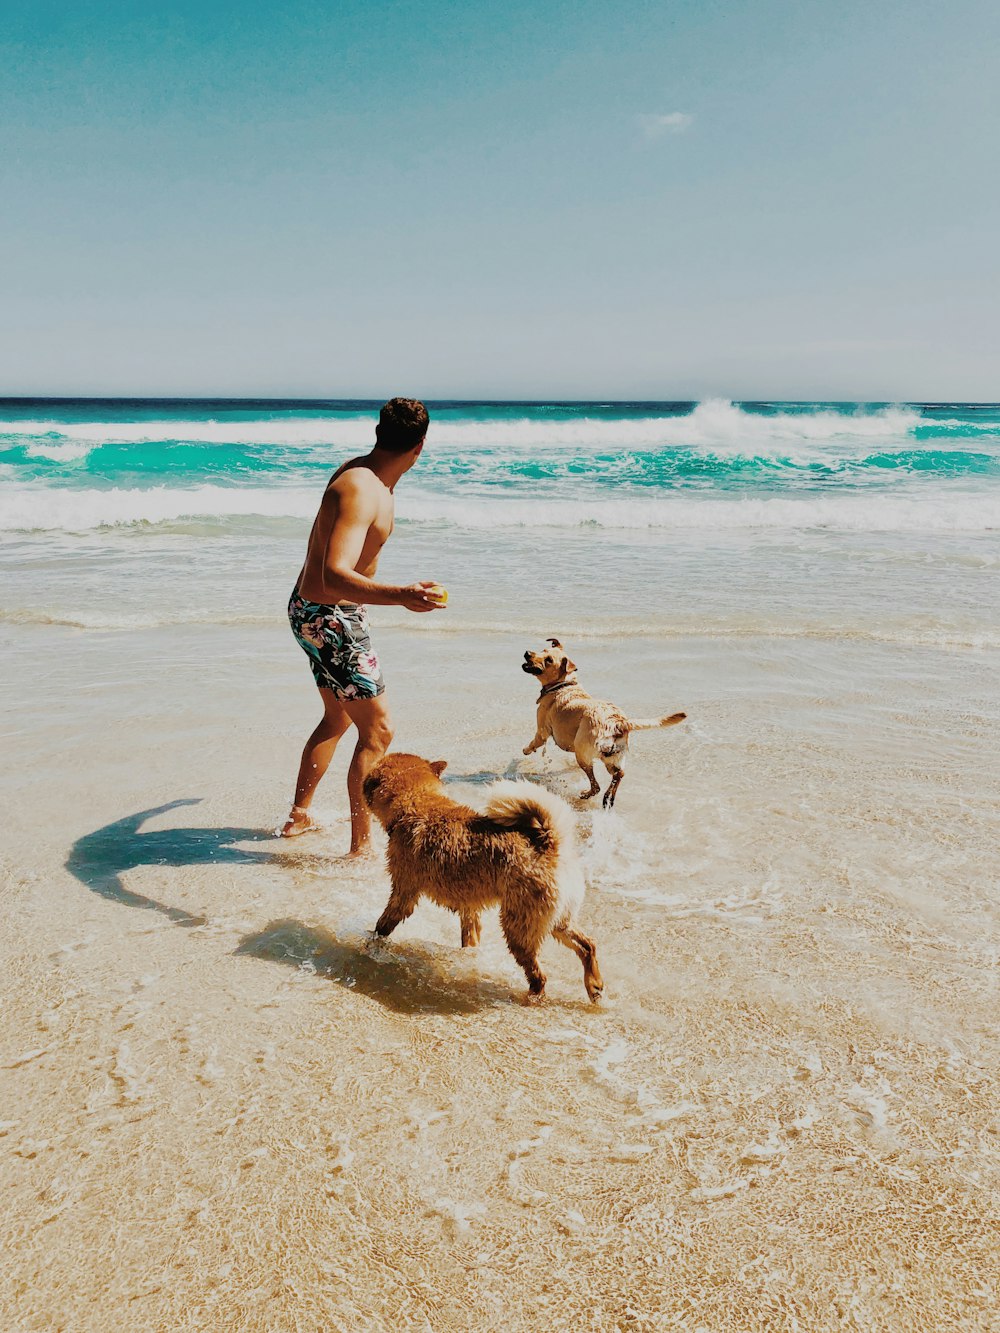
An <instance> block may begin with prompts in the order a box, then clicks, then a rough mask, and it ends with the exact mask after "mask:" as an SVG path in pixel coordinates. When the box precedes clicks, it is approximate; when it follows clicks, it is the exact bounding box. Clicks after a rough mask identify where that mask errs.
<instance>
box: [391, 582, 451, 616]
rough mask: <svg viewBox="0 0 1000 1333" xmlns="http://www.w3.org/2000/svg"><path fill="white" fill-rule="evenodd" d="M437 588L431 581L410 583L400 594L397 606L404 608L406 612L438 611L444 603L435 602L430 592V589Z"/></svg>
mask: <svg viewBox="0 0 1000 1333" xmlns="http://www.w3.org/2000/svg"><path fill="white" fill-rule="evenodd" d="M438 586H439V585H438V584H436V583H435V582H434V580H433V579H424V580H423V581H422V582H421V583H411V584H410V585H409V586H408V587H406V588H403V589H402V591H401V592H400V596H399V605H400V606H405V607H406V609H407V611H440V610H441V609H442V607H443V605H444V603H443V602H441V601H439V600H437V598H435V597H434V596H433V595H432V592H431V589H433V588H437V587H438Z"/></svg>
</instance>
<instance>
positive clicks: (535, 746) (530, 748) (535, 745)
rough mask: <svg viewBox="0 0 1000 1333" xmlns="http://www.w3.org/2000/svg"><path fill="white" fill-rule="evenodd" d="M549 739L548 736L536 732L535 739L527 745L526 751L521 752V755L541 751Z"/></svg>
mask: <svg viewBox="0 0 1000 1333" xmlns="http://www.w3.org/2000/svg"><path fill="white" fill-rule="evenodd" d="M548 739H549V738H548V736H543V735H542V734H541V732H538V731H536V732H535V735H534V739H533V740H532V741H531V742H530V743H529V744H528V745H526V746H525V747H524V749H523V750H522V751H521V753H522V754H534V753H535V751H536V750H540V749H541V748H542V746H543V745H544V744H545V742H546V741H547V740H548Z"/></svg>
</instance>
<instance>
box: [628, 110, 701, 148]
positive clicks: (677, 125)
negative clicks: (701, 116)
mask: <svg viewBox="0 0 1000 1333" xmlns="http://www.w3.org/2000/svg"><path fill="white" fill-rule="evenodd" d="M635 120H636V124H637V125H638V126H639V129H640V130H641V131H642V137H643V138H644V139H646V140H647V141H652V140H653V139H662V138H663V137H664V135H667V134H683V133H684V132H685V131H686V130H689V129H690V128H691V126H692V125H693V124H694V116H691V115H688V113H687V112H686V111H671V112H669V113H668V114H667V115H665V116H662V115H661V116H636V118H635Z"/></svg>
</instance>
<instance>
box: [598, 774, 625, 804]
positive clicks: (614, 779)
mask: <svg viewBox="0 0 1000 1333" xmlns="http://www.w3.org/2000/svg"><path fill="white" fill-rule="evenodd" d="M610 772H611V781H610V782H609V783H608V789H607V791H606V792H605V793H604V801H603V805H604V808H605V809H606V810H610V809H611V807H612V806H613V805H614V803H615V797H616V796H617V795H618V788H619V787H620V786H621V782H622V778H623V777H624V776H625V775H624V773H623V772H622V770H621V769H620V768H615V769H612V770H610Z"/></svg>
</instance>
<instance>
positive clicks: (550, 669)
mask: <svg viewBox="0 0 1000 1333" xmlns="http://www.w3.org/2000/svg"><path fill="white" fill-rule="evenodd" d="M545 642H546V643H547V644H548V645H549V646H548V647H547V648H544V649H543V650H542V651H541V652H540V653H532V652H526V653H525V654H524V661H523V662H522V663H521V670H522V671H526V672H527V673H528V675H529V676H537V677H538V680H539V683H540V684H542V685H557V684H558V683H559V681H561V680H565V679H566V677H567V676H568V675H569V674H570V672H571V671H575V670H576V663H575V662H571V661H570V660H569V654H568V653H567V652H566V649H565V648H564V647H563V646H562V644H561V643H560V642H559V640H558V639H546V640H545Z"/></svg>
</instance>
